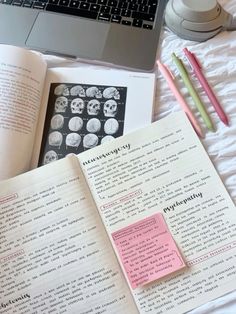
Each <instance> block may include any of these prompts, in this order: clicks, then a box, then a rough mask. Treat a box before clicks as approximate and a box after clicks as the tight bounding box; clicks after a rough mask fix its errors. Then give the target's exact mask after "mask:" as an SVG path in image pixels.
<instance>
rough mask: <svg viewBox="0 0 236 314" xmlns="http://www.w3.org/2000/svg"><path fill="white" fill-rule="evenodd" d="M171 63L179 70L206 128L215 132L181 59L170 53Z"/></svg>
mask: <svg viewBox="0 0 236 314" xmlns="http://www.w3.org/2000/svg"><path fill="white" fill-rule="evenodd" d="M171 57H172V60H173V62H174V63H175V65H176V67H177V68H178V70H179V73H180V75H181V77H182V80H183V82H184V85H185V86H186V87H187V89H188V91H189V94H190V96H191V97H192V99H193V101H194V103H195V105H196V107H197V109H198V111H199V112H200V115H201V116H202V119H203V121H204V122H205V124H206V126H207V128H208V129H209V130H211V131H213V132H214V131H215V129H214V126H213V124H212V121H211V119H210V117H209V115H208V113H207V112H206V109H205V107H204V105H203V103H202V102H201V99H200V98H199V96H198V94H197V92H196V90H195V88H194V86H193V84H192V82H191V81H190V78H189V75H188V72H187V70H186V68H185V66H184V64H183V62H182V60H181V59H179V58H178V57H177V56H176V54H175V53H172V55H171Z"/></svg>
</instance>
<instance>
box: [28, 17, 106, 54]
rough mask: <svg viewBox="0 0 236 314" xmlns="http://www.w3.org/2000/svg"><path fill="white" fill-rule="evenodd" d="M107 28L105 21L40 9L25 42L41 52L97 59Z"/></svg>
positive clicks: (102, 47) (101, 51)
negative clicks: (41, 10)
mask: <svg viewBox="0 0 236 314" xmlns="http://www.w3.org/2000/svg"><path fill="white" fill-rule="evenodd" d="M108 32H109V24H106V23H99V22H97V21H93V20H87V19H83V18H77V17H73V16H65V15H59V14H53V13H52V14H51V13H45V12H40V13H39V15H38V17H37V19H36V21H35V23H34V26H33V28H32V30H31V32H30V34H29V37H28V39H27V41H26V45H27V46H29V47H31V48H36V49H40V50H42V51H44V52H50V51H51V52H56V53H61V54H66V55H71V56H77V57H81V58H89V59H100V57H101V56H102V53H103V49H104V46H105V43H106V38H107V35H108Z"/></svg>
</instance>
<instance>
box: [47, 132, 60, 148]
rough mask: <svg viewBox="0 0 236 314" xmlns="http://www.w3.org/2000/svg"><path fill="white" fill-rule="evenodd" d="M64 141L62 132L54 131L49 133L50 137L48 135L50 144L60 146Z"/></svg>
mask: <svg viewBox="0 0 236 314" xmlns="http://www.w3.org/2000/svg"><path fill="white" fill-rule="evenodd" d="M62 141H63V136H62V134H61V133H60V132H58V131H54V132H52V133H50V134H49V137H48V143H49V145H51V146H58V147H60V146H61V144H62Z"/></svg>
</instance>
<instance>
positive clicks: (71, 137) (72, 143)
mask: <svg viewBox="0 0 236 314" xmlns="http://www.w3.org/2000/svg"><path fill="white" fill-rule="evenodd" d="M80 142H81V136H80V135H79V134H78V133H70V134H68V135H67V136H66V146H67V147H75V148H76V149H77V148H78V147H79V145H80Z"/></svg>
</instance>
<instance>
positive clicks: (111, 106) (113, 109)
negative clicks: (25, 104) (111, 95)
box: [103, 99, 117, 117]
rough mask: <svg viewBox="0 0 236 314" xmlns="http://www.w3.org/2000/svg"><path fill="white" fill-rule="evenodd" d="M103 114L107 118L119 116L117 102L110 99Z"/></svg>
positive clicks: (105, 104) (104, 107)
mask: <svg viewBox="0 0 236 314" xmlns="http://www.w3.org/2000/svg"><path fill="white" fill-rule="evenodd" d="M103 113H104V116H105V117H115V116H116V114H117V102H116V101H115V100H113V99H109V100H107V101H106V102H105V103H104V106H103Z"/></svg>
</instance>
